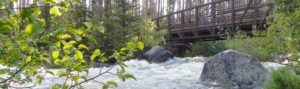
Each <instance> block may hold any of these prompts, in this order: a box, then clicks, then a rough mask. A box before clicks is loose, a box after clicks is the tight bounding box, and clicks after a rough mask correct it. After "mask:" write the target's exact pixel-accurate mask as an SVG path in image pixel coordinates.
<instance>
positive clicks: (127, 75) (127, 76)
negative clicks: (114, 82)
mask: <svg viewBox="0 0 300 89" xmlns="http://www.w3.org/2000/svg"><path fill="white" fill-rule="evenodd" d="M124 76H125V77H126V79H128V78H132V79H134V80H135V81H136V78H135V77H134V76H133V75H131V74H125V75H124Z"/></svg>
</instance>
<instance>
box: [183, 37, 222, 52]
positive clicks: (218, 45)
mask: <svg viewBox="0 0 300 89" xmlns="http://www.w3.org/2000/svg"><path fill="white" fill-rule="evenodd" d="M188 48H189V50H186V52H185V53H184V56H199V55H203V56H213V55H216V54H217V53H219V52H222V51H224V50H226V49H227V48H226V47H225V44H224V43H223V42H215V41H204V42H201V41H197V42H195V43H193V44H192V45H189V46H188Z"/></svg>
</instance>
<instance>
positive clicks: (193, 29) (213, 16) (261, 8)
mask: <svg viewBox="0 0 300 89" xmlns="http://www.w3.org/2000/svg"><path fill="white" fill-rule="evenodd" d="M262 2H264V1H261V0H216V1H212V2H210V3H206V4H202V5H198V6H195V7H191V8H187V9H185V10H180V11H177V12H173V13H170V14H167V15H165V16H161V17H158V18H155V19H153V20H155V21H157V22H156V23H159V22H160V21H162V19H164V18H167V21H168V23H167V26H168V31H169V33H171V34H172V33H174V34H176V35H178V37H179V38H181V37H184V36H188V37H189V36H199V34H198V33H199V32H201V31H204V30H205V31H208V32H209V33H210V35H215V34H217V32H218V29H217V27H219V26H221V27H223V28H225V29H228V30H229V32H234V31H235V30H236V27H237V26H241V25H246V24H247V26H251V25H255V26H257V25H261V22H260V21H263V19H264V17H265V16H266V14H268V12H269V10H270V6H268V5H269V4H262ZM185 32H190V33H192V35H186V34H184V33H185Z"/></svg>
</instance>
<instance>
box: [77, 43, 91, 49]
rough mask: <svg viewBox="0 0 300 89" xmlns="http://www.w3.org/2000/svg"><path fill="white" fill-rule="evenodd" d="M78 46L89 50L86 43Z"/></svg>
mask: <svg viewBox="0 0 300 89" xmlns="http://www.w3.org/2000/svg"><path fill="white" fill-rule="evenodd" d="M78 47H79V48H84V49H87V50H89V49H88V48H87V47H86V46H85V45H84V44H80V45H79V46H78Z"/></svg>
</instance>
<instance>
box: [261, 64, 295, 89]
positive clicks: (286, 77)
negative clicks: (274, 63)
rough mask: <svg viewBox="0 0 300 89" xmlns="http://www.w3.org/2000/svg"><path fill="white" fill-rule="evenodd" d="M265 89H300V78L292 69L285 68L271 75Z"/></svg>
mask: <svg viewBox="0 0 300 89" xmlns="http://www.w3.org/2000/svg"><path fill="white" fill-rule="evenodd" d="M263 87H264V89H299V88H300V76H299V75H297V74H296V73H295V72H294V70H293V69H292V68H290V67H283V68H280V69H278V70H275V71H273V72H272V73H271V76H270V78H269V79H267V80H266V83H265V84H264V86H263Z"/></svg>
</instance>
